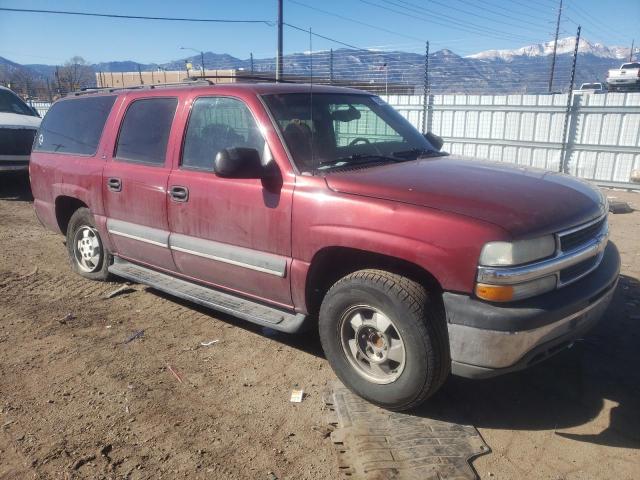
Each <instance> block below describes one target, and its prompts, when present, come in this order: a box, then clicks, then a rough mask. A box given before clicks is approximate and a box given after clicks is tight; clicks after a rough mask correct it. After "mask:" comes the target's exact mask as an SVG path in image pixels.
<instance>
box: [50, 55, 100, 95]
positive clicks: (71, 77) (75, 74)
mask: <svg viewBox="0 0 640 480" xmlns="http://www.w3.org/2000/svg"><path fill="white" fill-rule="evenodd" d="M57 75H58V85H59V86H60V89H61V90H62V92H61V93H65V92H73V91H74V90H78V89H80V88H82V87H88V86H91V85H93V83H94V82H95V76H94V74H93V69H92V68H91V66H90V65H89V63H88V62H87V61H86V60H85V59H84V58H82V57H78V56H75V57H72V58H70V59H69V60H68V61H67V62H65V64H64V66H62V67H60V68H59V69H58V73H57Z"/></svg>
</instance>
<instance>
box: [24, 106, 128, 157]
mask: <svg viewBox="0 0 640 480" xmlns="http://www.w3.org/2000/svg"><path fill="white" fill-rule="evenodd" d="M115 101H116V96H115V95H113V96H100V97H86V98H78V99H73V100H61V101H59V102H56V103H54V104H53V106H52V107H51V108H50V109H49V111H48V112H47V114H46V115H45V117H44V119H43V120H42V123H41V124H40V129H39V130H38V135H37V136H36V140H35V142H34V146H33V150H34V151H41V152H53V153H70V154H75V155H95V153H96V150H97V149H98V143H100V137H101V136H102V131H103V130H104V124H105V122H106V121H107V117H108V116H109V112H111V108H112V107H113V104H114V102H115Z"/></svg>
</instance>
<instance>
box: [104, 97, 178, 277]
mask: <svg viewBox="0 0 640 480" xmlns="http://www.w3.org/2000/svg"><path fill="white" fill-rule="evenodd" d="M177 104H178V101H177V99H176V98H160V97H154V98H139V99H134V100H133V101H132V102H131V103H129V104H128V108H127V109H126V112H125V114H124V116H123V119H122V123H121V125H120V131H119V134H118V138H117V139H116V142H115V148H114V150H113V152H112V155H111V158H109V159H108V161H107V163H106V166H105V168H104V171H103V177H102V179H103V192H104V200H105V211H106V214H107V230H108V232H109V237H110V239H111V242H112V244H113V245H114V247H115V253H117V254H118V255H119V256H121V257H124V258H126V259H129V260H133V261H136V262H139V263H143V264H146V265H149V266H152V267H156V268H160V269H165V270H172V271H173V270H175V264H174V263H173V259H172V256H171V251H170V250H169V227H168V224H167V181H168V178H169V171H170V170H171V167H170V161H168V160H167V150H168V149H167V146H168V144H169V139H170V136H171V127H172V123H173V119H174V116H175V112H176V107H177Z"/></svg>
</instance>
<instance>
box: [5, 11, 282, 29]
mask: <svg viewBox="0 0 640 480" xmlns="http://www.w3.org/2000/svg"><path fill="white" fill-rule="evenodd" d="M0 10H3V11H5V12H18V13H45V14H53V15H76V16H82V17H102V18H121V19H131V20H162V21H170V22H201V23H262V24H265V25H269V26H270V27H272V26H273V25H274V22H273V21H271V20H235V19H222V18H180V17H147V16H142V15H117V14H113V13H93V12H71V11H66V10H36V9H31V8H6V7H0Z"/></svg>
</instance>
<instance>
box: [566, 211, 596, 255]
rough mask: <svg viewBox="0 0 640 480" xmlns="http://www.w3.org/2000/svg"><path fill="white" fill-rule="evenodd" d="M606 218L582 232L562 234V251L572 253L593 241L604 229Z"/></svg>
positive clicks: (581, 230)
mask: <svg viewBox="0 0 640 480" xmlns="http://www.w3.org/2000/svg"><path fill="white" fill-rule="evenodd" d="M606 221H607V219H606V217H605V218H603V219H602V220H600V221H598V222H596V223H593V224H591V225H588V226H586V227H584V228H582V229H580V230H576V231H575V232H571V233H568V234H566V235H562V234H560V249H561V250H562V251H563V252H570V251H572V250H575V249H576V248H579V247H581V246H582V245H584V244H585V243H587V242H589V241H590V240H593V239H594V238H595V237H596V236H597V235H598V233H600V231H601V230H602V228H603V227H604V222H606Z"/></svg>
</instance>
